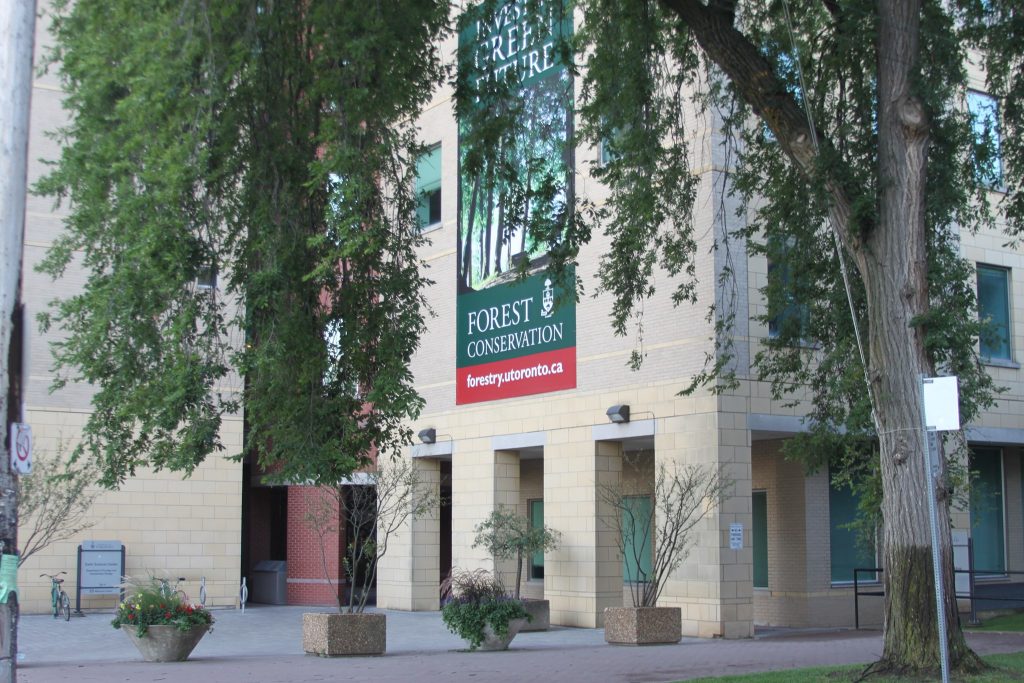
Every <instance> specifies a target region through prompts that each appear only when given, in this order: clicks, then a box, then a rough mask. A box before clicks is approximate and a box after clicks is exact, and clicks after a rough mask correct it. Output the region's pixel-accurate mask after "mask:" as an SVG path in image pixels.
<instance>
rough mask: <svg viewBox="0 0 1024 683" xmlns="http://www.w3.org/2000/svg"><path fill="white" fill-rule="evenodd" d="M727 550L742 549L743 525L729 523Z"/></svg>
mask: <svg viewBox="0 0 1024 683" xmlns="http://www.w3.org/2000/svg"><path fill="white" fill-rule="evenodd" d="M729 550H743V525H742V524H739V523H733V524H730V525H729Z"/></svg>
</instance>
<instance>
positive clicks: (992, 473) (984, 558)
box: [969, 447, 1006, 572]
mask: <svg viewBox="0 0 1024 683" xmlns="http://www.w3.org/2000/svg"><path fill="white" fill-rule="evenodd" d="M969 467H970V470H971V472H972V474H973V475H974V476H973V477H972V479H971V539H972V540H973V545H974V568H975V569H976V570H978V571H993V572H1004V571H1006V547H1005V545H1004V543H1005V539H1006V536H1005V533H1004V530H1003V528H1004V527H1003V519H1004V514H1005V513H1004V509H1003V453H1002V451H1001V450H1000V449H998V448H982V447H974V448H971V455H970V465H969Z"/></svg>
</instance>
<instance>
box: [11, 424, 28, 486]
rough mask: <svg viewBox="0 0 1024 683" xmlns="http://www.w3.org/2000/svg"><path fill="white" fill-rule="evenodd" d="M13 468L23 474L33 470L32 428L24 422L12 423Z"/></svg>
mask: <svg viewBox="0 0 1024 683" xmlns="http://www.w3.org/2000/svg"><path fill="white" fill-rule="evenodd" d="M11 469H12V470H17V471H18V472H20V473H21V474H29V473H30V472H31V471H32V428H31V427H29V426H28V425H27V424H25V423H24V422H12V423H11Z"/></svg>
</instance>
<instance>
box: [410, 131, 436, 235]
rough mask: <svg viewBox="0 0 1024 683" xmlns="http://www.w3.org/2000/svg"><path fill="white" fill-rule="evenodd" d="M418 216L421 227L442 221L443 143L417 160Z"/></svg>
mask: <svg viewBox="0 0 1024 683" xmlns="http://www.w3.org/2000/svg"><path fill="white" fill-rule="evenodd" d="M416 197H417V203H416V217H417V219H418V220H419V224H420V227H421V228H426V227H429V226H432V225H437V224H438V223H440V222H441V145H436V146H435V147H432V148H430V149H429V150H428V151H427V152H425V153H424V154H423V156H421V157H420V158H419V161H417V162H416Z"/></svg>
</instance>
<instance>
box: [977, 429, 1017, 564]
mask: <svg viewBox="0 0 1024 683" xmlns="http://www.w3.org/2000/svg"><path fill="white" fill-rule="evenodd" d="M979 456H984V457H987V458H992V457H994V458H997V460H998V467H997V469H998V474H999V495H998V499H999V510H998V512H999V515H998V517H999V532H1000V533H999V536H1000V538H999V545H1000V548H999V551H1000V555H1001V556H1002V557H1001V558H1000V561H1001V562H1002V565H1003V566H1002V567H981V569H982V570H986V569H991V570H995V571H1002V572H1004V573H1002V574H997V573H993V574H984V575H980V576H978V577H977V579H978V580H999V579H1003V578H1005V577H1006V576H1007V574H1006V573H1005V572H1006V568H1007V563H1008V560H1009V553H1008V551H1009V544H1008V543H1007V541H1008V536H1007V534H1008V528H1007V527H1008V524H1007V522H1008V520H1007V514H1006V512H1007V510H1006V502H1007V501H1006V458H1005V452H1004V450H1003V449H1002V448H1000V447H999V446H988V445H972V446H971V447H970V450H969V455H968V469H969V471H971V472H974V471H976V470H975V464H976V463H975V459H976V458H977V457H979ZM974 485H975V481H974V478H973V477H972V478H971V495H970V501H969V503H968V506H967V507H968V511H969V513H970V519H971V529H970V534H971V539H972V544H973V545H974V548H975V553H974V555H975V559H974V562H975V566H972V567H971V569H974V568H975V567H976V566H977V552H976V550H977V542H976V539H975V522H976V520H975V509H976V503H975V498H974V493H975V489H974ZM982 495H983V499H984V500H986V501H988V500H991V498H992V497H993V496H991V495H984V494H982ZM979 521H980V520H979Z"/></svg>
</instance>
